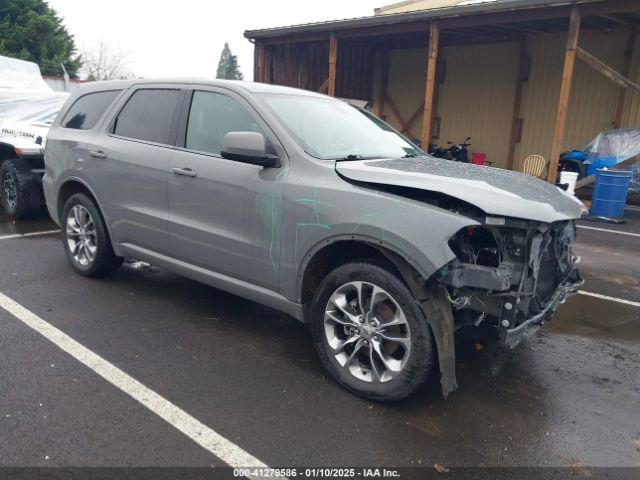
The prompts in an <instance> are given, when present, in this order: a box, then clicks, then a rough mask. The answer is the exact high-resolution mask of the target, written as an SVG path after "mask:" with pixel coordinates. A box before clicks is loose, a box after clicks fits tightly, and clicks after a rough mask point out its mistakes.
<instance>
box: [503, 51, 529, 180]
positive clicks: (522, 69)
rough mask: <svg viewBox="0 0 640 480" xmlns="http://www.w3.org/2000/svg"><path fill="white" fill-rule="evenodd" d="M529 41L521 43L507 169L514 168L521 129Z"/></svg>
mask: <svg viewBox="0 0 640 480" xmlns="http://www.w3.org/2000/svg"><path fill="white" fill-rule="evenodd" d="M527 50H528V48H527V41H526V40H522V42H521V43H520V56H519V57H518V74H517V75H518V78H517V79H516V82H517V83H516V94H515V98H514V100H513V117H512V120H511V137H510V139H509V151H508V154H507V170H513V161H514V157H515V152H516V142H517V141H518V134H519V130H520V107H521V106H522V91H523V90H524V81H525V74H526V73H527V72H526V70H527Z"/></svg>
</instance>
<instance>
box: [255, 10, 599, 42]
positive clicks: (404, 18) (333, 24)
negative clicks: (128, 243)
mask: <svg viewBox="0 0 640 480" xmlns="http://www.w3.org/2000/svg"><path fill="white" fill-rule="evenodd" d="M606 1H607V0H496V1H494V2H483V3H472V4H468V5H454V6H452V7H444V8H434V9H429V10H417V11H411V12H403V13H392V14H384V15H374V16H369V17H359V18H351V19H345V20H330V21H325V22H317V23H305V24H299V25H291V26H285V27H274V28H266V29H258V30H247V31H245V32H244V36H245V37H246V38H249V39H260V38H267V37H276V36H283V35H289V34H300V33H311V32H324V31H330V30H341V29H349V28H358V27H372V26H379V25H389V24H394V23H403V22H411V21H419V20H434V19H440V18H454V17H464V16H468V15H474V14H484V13H486V14H490V13H505V12H515V11H523V10H530V9H536V8H549V7H551V8H553V7H568V6H574V5H583V4H597V3H605V2H606ZM488 23H489V22H488Z"/></svg>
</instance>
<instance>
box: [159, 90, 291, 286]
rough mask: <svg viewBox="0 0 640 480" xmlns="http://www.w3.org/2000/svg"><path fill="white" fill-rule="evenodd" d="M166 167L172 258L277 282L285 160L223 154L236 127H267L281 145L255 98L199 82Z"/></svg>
mask: <svg viewBox="0 0 640 480" xmlns="http://www.w3.org/2000/svg"><path fill="white" fill-rule="evenodd" d="M183 112H184V114H183V117H184V118H183V120H182V121H181V128H182V129H183V131H182V132H181V135H179V137H181V138H179V140H178V147H177V148H176V150H175V151H174V152H173V155H172V158H171V173H170V175H169V238H170V244H171V252H172V255H173V256H174V257H175V258H178V259H181V260H184V261H186V262H188V263H190V264H192V265H195V266H198V267H202V268H205V269H207V270H211V271H213V272H217V273H220V274H223V275H226V276H230V277H233V278H236V279H240V280H244V281H247V282H250V283H253V284H255V285H259V286H263V287H267V288H270V289H274V290H275V289H276V287H277V283H278V269H279V261H280V229H281V225H280V223H281V212H282V188H283V180H284V177H285V175H286V171H287V170H286V167H284V166H282V165H281V166H280V167H278V168H262V167H260V166H257V165H250V164H246V163H242V162H238V161H233V160H227V159H224V158H222V157H221V156H220V150H221V148H222V141H223V137H224V135H225V134H226V133H228V132H232V131H245V132H246V131H254V132H259V133H262V134H263V135H265V137H266V138H267V143H268V144H269V145H271V146H272V148H274V153H276V152H277V151H280V152H281V153H280V154H279V156H280V157H281V160H282V157H283V156H284V151H283V150H281V149H280V150H278V149H279V148H280V147H279V145H278V144H277V139H276V138H275V136H274V135H273V134H272V132H270V130H269V129H268V127H267V126H266V124H265V123H264V122H263V121H262V119H261V118H260V117H259V116H258V115H257V114H256V112H255V110H254V109H253V108H252V107H251V106H250V104H249V103H248V102H247V101H246V100H244V99H243V98H241V97H240V96H238V95H236V94H234V93H232V92H229V91H226V90H225V89H215V88H210V89H204V88H203V89H202V90H195V91H193V92H192V93H191V94H190V97H189V98H188V99H187V101H186V102H185V108H183Z"/></svg>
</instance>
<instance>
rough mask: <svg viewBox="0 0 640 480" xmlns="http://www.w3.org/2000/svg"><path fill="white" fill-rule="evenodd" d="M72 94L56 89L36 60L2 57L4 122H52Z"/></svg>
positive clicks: (0, 92)
mask: <svg viewBox="0 0 640 480" xmlns="http://www.w3.org/2000/svg"><path fill="white" fill-rule="evenodd" d="M68 96H69V94H68V93H59V92H54V91H53V90H52V89H51V87H49V85H47V84H46V83H45V81H44V80H43V79H42V75H41V74H40V68H39V67H38V65H36V64H35V63H31V62H25V61H24V60H16V59H15V58H9V57H3V56H0V123H6V122H8V121H11V122H25V123H30V124H51V122H53V120H54V119H55V117H56V115H57V114H58V112H59V111H60V109H61V108H62V105H64V102H65V101H66V100H67V97H68Z"/></svg>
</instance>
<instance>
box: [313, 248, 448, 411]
mask: <svg viewBox="0 0 640 480" xmlns="http://www.w3.org/2000/svg"><path fill="white" fill-rule="evenodd" d="M393 270H394V269H393V268H387V267H386V266H385V265H384V264H378V263H377V262H375V261H372V262H370V261H362V262H355V263H349V264H346V265H343V266H341V267H339V268H337V269H335V270H334V271H332V272H331V273H329V274H328V275H327V276H326V277H325V278H324V279H323V280H322V282H321V283H320V286H319V287H318V290H317V291H316V294H315V296H314V299H313V302H312V305H311V319H310V320H311V330H312V333H313V339H314V344H315V346H316V350H317V351H318V354H319V356H320V359H321V360H322V363H323V364H324V366H325V367H326V368H327V370H328V371H329V373H330V374H331V376H333V378H334V379H335V380H336V381H337V382H338V383H339V384H340V385H342V386H343V387H345V388H346V389H347V390H349V391H351V392H353V393H355V394H356V395H359V396H361V397H364V398H367V399H369V400H374V401H378V402H390V401H397V400H401V399H403V398H405V397H407V396H409V395H411V394H412V393H413V392H415V391H416V390H418V389H419V388H420V387H421V386H422V385H424V383H425V382H426V381H427V379H428V378H429V376H430V374H431V373H432V371H433V370H434V365H435V358H436V348H435V344H434V341H433V335H432V333H431V329H430V327H429V325H428V323H427V319H426V318H425V316H424V314H423V312H422V310H421V308H420V306H419V304H418V302H417V301H416V299H415V298H414V296H413V295H412V294H411V292H410V291H409V289H408V288H407V286H406V285H405V284H404V282H403V281H402V280H400V279H399V278H398V276H396V275H395V274H394V273H392V272H393ZM350 282H366V283H370V284H373V285H376V286H378V287H381V288H382V289H384V290H385V291H386V293H388V294H389V295H391V297H392V298H393V300H394V301H395V302H396V303H397V305H398V306H399V307H400V308H401V310H402V313H404V317H405V318H406V321H407V322H406V325H408V330H409V332H410V351H409V352H408V357H407V359H406V363H405V364H404V367H403V368H402V369H401V371H400V372H399V373H398V374H397V376H395V377H393V378H391V379H389V380H387V381H385V382H380V383H371V382H367V381H363V380H361V379H358V378H356V377H355V376H354V375H353V374H352V373H351V372H350V371H349V370H347V369H346V368H345V367H343V366H342V365H341V364H340V362H339V361H338V360H337V359H336V356H335V355H334V354H335V351H334V350H333V349H332V347H331V346H330V345H329V340H328V339H327V334H326V333H325V309H326V307H327V305H328V303H329V300H330V298H331V296H332V295H333V294H334V292H336V290H337V289H339V288H340V287H341V286H344V285H346V284H348V283H350ZM338 330H339V329H338ZM363 330H364V329H363ZM369 348H370V347H369ZM358 368H359V367H358ZM363 373H364V371H363Z"/></svg>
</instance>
